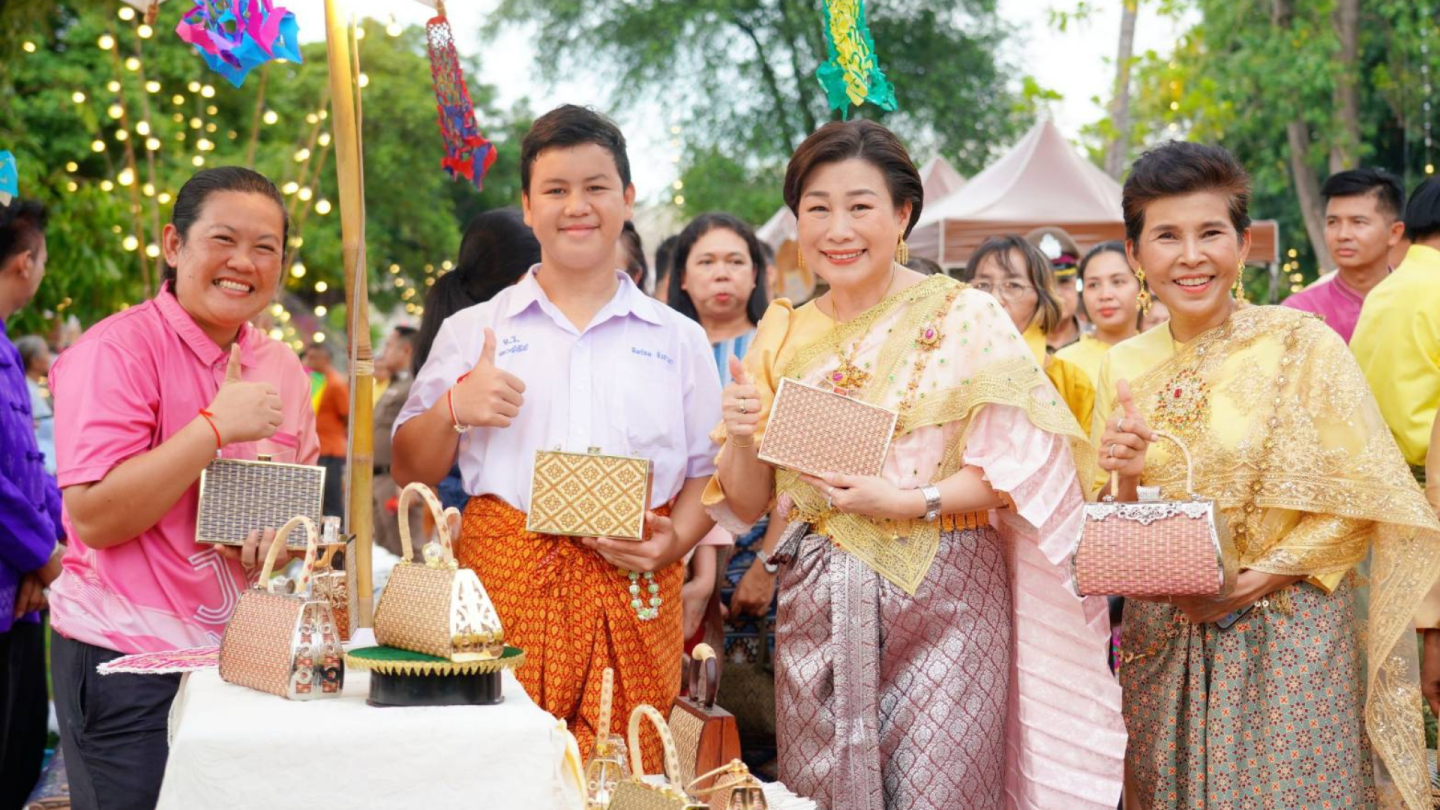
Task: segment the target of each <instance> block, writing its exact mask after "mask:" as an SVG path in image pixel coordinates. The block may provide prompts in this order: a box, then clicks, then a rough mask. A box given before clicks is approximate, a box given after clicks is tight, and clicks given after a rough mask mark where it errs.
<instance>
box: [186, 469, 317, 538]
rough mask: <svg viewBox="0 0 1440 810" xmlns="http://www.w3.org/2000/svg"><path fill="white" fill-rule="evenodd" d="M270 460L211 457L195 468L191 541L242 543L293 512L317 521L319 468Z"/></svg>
mask: <svg viewBox="0 0 1440 810" xmlns="http://www.w3.org/2000/svg"><path fill="white" fill-rule="evenodd" d="M270 458H271V457H270V456H268V455H261V456H259V457H258V458H257V459H256V460H254V461H247V460H244V459H236V458H217V459H215V460H214V461H212V462H210V463H209V464H208V465H207V466H206V467H205V469H204V470H202V471H201V472H200V503H199V507H198V508H197V510H196V515H195V542H197V543H209V544H212V545H222V546H238V545H243V544H244V543H245V538H246V537H247V536H249V534H250V533H251V532H253V531H255V530H256V529H266V528H275V527H277V526H283V525H284V524H285V522H286V521H288V520H290V518H293V517H295V516H296V515H304V516H305V517H307V518H309V519H310V521H311V522H312V523H314V524H315V525H317V526H318V525H320V523H321V520H322V519H323V517H324V516H323V514H322V513H323V511H324V509H323V504H324V501H325V468H324V467H319V466H311V465H309V464H283V463H280V462H277V461H271V460H270ZM301 542H303V541H301Z"/></svg>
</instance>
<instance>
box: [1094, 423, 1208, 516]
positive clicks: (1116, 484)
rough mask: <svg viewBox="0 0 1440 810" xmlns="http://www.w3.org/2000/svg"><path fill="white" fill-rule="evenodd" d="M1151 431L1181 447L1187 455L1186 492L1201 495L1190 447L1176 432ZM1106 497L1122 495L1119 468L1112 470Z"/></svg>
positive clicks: (1190, 494)
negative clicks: (1196, 489) (1196, 486)
mask: <svg viewBox="0 0 1440 810" xmlns="http://www.w3.org/2000/svg"><path fill="white" fill-rule="evenodd" d="M1150 432H1151V433H1152V434H1153V435H1154V436H1155V438H1157V439H1168V440H1169V441H1170V442H1172V443H1173V444H1174V445H1175V446H1176V447H1178V448H1180V454H1181V455H1183V456H1184V457H1185V492H1186V493H1187V494H1189V496H1190V497H1191V498H1198V497H1200V496H1199V495H1198V494H1196V492H1195V462H1194V460H1193V459H1191V457H1190V448H1189V447H1187V446H1186V444H1185V442H1182V441H1180V438H1179V437H1178V436H1175V435H1174V434H1170V433H1166V432H1165V431H1163V430H1154V429H1151V431H1150ZM1105 497H1106V498H1107V499H1109V500H1112V501H1113V500H1115V499H1117V498H1119V497H1120V472H1119V471H1118V470H1111V471H1110V494H1109V495H1107V496H1105Z"/></svg>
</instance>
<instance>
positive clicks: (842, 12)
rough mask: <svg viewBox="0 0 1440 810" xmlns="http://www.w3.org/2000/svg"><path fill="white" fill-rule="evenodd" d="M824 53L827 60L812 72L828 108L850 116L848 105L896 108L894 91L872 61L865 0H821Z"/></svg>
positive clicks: (872, 50) (872, 44)
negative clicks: (826, 53)
mask: <svg viewBox="0 0 1440 810" xmlns="http://www.w3.org/2000/svg"><path fill="white" fill-rule="evenodd" d="M825 50H826V51H827V52H828V53H829V55H830V59H829V61H827V62H826V63H825V64H823V65H821V66H820V68H819V69H818V70H816V71H815V75H816V76H817V77H818V78H819V79H820V86H821V87H823V88H825V98H826V100H827V101H828V102H829V103H830V109H832V110H840V111H841V115H843V116H844V117H846V118H849V117H850V105H852V104H853V105H855V106H856V107H859V106H860V105H862V104H864V103H865V102H867V101H868V102H870V103H871V104H874V105H875V106H877V107H880V108H881V109H884V110H893V109H895V107H896V101H895V88H894V86H893V85H891V84H890V81H889V80H888V79H886V78H885V72H884V71H882V70H881V69H880V63H879V62H878V61H876V59H875V40H874V38H872V37H871V36H870V24H869V23H867V22H866V21H865V0H825Z"/></svg>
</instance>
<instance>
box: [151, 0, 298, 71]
mask: <svg viewBox="0 0 1440 810" xmlns="http://www.w3.org/2000/svg"><path fill="white" fill-rule="evenodd" d="M175 33H176V34H177V35H179V37H180V38H181V39H183V40H185V41H186V42H188V43H190V44H191V45H193V46H195V49H196V50H197V51H199V52H200V57H201V58H202V59H204V60H205V62H206V64H208V65H210V69H211V70H213V71H215V72H216V73H219V74H220V75H222V76H224V77H225V78H226V79H228V80H229V81H230V83H231V84H233V85H235V86H236V87H239V86H240V85H241V84H242V83H243V82H244V81H245V76H246V75H248V74H249V73H250V71H251V70H253V69H254V68H256V67H258V66H260V65H263V64H265V63H266V62H268V61H270V60H271V59H289V60H290V61H292V62H300V61H302V60H301V58H300V41H299V33H300V28H299V26H298V24H297V23H296V22H295V15H294V14H293V13H291V12H290V11H287V10H286V9H283V8H275V6H274V4H273V3H272V2H271V0H195V7H194V8H192V9H190V10H189V11H187V12H185V16H184V17H181V18H180V24H179V25H177V26H175Z"/></svg>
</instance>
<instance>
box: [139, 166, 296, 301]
mask: <svg viewBox="0 0 1440 810" xmlns="http://www.w3.org/2000/svg"><path fill="white" fill-rule="evenodd" d="M222 191H244V192H248V193H250V194H262V195H264V196H266V197H269V198H270V199H272V200H274V201H275V204H276V205H278V206H280V216H281V219H282V221H283V222H284V223H285V225H284V228H283V229H282V231H281V237H280V238H281V245H280V250H281V251H284V250H285V246H286V245H288V244H290V211H289V209H287V208H286V207H285V198H284V197H282V196H281V195H280V189H278V188H276V187H275V184H274V183H272V182H271V181H270V178H268V177H266V176H265V175H263V174H261V173H259V172H257V171H252V170H250V169H247V168H245V167H244V166H216V167H215V168H213V169H201V170H200V171H198V172H196V173H195V174H194V175H192V176H191V177H190V179H189V180H186V181H185V185H183V186H181V187H180V193H178V194H176V195H175V208H174V209H173V210H171V212H170V224H171V225H174V226H175V230H177V231H179V232H180V241H182V242H184V241H185V240H186V239H188V238H189V237H190V228H191V226H193V225H194V224H195V222H196V221H197V220H199V219H200V214H201V211H202V210H204V208H205V201H206V200H207V199H209V198H210V195H211V194H218V193H220V192H222ZM160 280H161V282H166V281H168V282H170V283H171V284H174V283H175V268H173V267H171V266H169V265H168V264H167V265H166V266H165V272H164V274H162V275H161V277H160Z"/></svg>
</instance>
